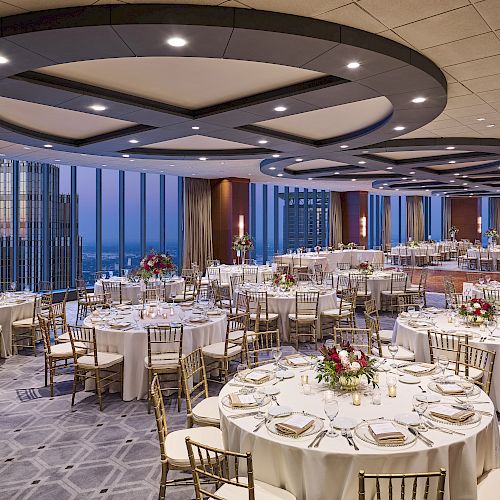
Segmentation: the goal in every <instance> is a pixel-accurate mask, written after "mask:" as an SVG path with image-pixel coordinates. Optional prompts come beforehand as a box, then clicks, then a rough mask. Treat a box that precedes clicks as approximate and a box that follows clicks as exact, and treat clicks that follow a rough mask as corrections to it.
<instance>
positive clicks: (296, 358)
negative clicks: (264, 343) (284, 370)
mask: <svg viewBox="0 0 500 500" xmlns="http://www.w3.org/2000/svg"><path fill="white" fill-rule="evenodd" d="M286 362H287V363H288V364H289V365H291V366H306V365H308V364H309V360H308V359H307V358H305V357H304V356H302V355H301V354H291V355H290V356H287V357H286Z"/></svg>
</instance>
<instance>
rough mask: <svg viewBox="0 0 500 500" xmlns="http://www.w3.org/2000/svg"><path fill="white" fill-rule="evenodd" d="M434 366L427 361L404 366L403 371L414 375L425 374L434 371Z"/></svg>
mask: <svg viewBox="0 0 500 500" xmlns="http://www.w3.org/2000/svg"><path fill="white" fill-rule="evenodd" d="M434 368H435V366H434V365H431V364H428V363H418V364H411V365H408V366H405V367H404V371H405V372H408V373H412V374H416V375H425V374H427V373H430V372H432V371H434Z"/></svg>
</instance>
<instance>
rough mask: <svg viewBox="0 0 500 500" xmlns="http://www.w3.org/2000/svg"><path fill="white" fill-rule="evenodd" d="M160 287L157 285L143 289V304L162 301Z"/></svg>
mask: <svg viewBox="0 0 500 500" xmlns="http://www.w3.org/2000/svg"><path fill="white" fill-rule="evenodd" d="M160 296H161V292H160V287H159V286H155V287H147V288H146V289H145V290H143V291H142V304H143V305H145V304H153V303H155V302H159V301H160Z"/></svg>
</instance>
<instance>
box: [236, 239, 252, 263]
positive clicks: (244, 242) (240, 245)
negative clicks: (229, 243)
mask: <svg viewBox="0 0 500 500" xmlns="http://www.w3.org/2000/svg"><path fill="white" fill-rule="evenodd" d="M251 248H253V240H252V238H251V237H250V235H249V234H248V233H245V234H242V235H241V236H234V237H233V250H235V251H236V255H237V256H238V257H240V258H241V262H242V263H244V262H245V255H246V253H247V252H248V251H249V250H250V249H251Z"/></svg>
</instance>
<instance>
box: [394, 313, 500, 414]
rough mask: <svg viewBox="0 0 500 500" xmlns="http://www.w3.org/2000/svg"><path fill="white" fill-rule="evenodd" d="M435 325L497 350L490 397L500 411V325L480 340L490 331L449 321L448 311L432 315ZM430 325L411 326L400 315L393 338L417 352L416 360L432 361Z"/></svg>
mask: <svg viewBox="0 0 500 500" xmlns="http://www.w3.org/2000/svg"><path fill="white" fill-rule="evenodd" d="M431 321H433V322H434V325H435V326H434V327H435V328H436V329H437V330H438V331H439V330H440V331H443V332H447V331H450V330H455V331H457V332H460V333H464V334H465V333H466V334H468V335H471V336H472V338H471V339H470V340H469V344H471V345H475V346H477V347H481V348H482V349H488V350H489V351H495V352H496V356H495V366H494V368H493V376H492V380H491V387H490V397H491V400H492V401H493V404H494V405H495V409H496V410H497V411H500V363H499V362H498V359H500V327H497V328H496V330H494V331H493V337H492V338H487V339H486V340H484V341H482V342H481V341H480V339H481V337H486V336H489V332H488V331H481V330H480V329H479V328H465V327H464V326H463V325H461V324H458V325H455V324H454V323H448V313H446V312H442V313H439V314H435V315H432V316H431ZM427 330H428V327H426V326H421V327H419V326H418V325H415V326H410V325H409V324H408V320H407V319H403V318H401V317H398V319H397V320H396V323H395V324H394V330H393V334H392V340H393V341H394V342H396V343H397V344H398V345H400V346H403V347H406V348H407V349H410V350H412V351H413V352H414V353H415V361H425V362H429V361H430V352H429V341H428V336H427Z"/></svg>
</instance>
